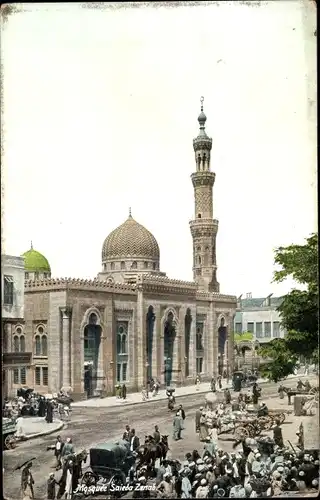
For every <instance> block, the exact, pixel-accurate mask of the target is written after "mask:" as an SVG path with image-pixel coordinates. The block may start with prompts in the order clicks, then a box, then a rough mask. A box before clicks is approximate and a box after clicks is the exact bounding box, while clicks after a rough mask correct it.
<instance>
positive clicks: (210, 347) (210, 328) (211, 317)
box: [207, 301, 215, 378]
mask: <svg viewBox="0 0 320 500" xmlns="http://www.w3.org/2000/svg"><path fill="white" fill-rule="evenodd" d="M214 325H215V313H214V305H213V301H211V302H210V306H209V314H208V320H207V335H208V343H207V375H208V377H210V378H211V377H212V375H213V371H214V362H213V351H214Z"/></svg>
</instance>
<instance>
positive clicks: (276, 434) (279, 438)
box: [273, 420, 283, 448]
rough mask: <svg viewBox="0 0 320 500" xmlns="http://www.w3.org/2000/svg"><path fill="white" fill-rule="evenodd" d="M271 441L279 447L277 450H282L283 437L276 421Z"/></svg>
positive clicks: (278, 421)
mask: <svg viewBox="0 0 320 500" xmlns="http://www.w3.org/2000/svg"><path fill="white" fill-rule="evenodd" d="M273 440H274V443H275V444H276V445H277V446H279V448H283V437H282V430H281V427H280V420H276V425H275V426H274V428H273Z"/></svg>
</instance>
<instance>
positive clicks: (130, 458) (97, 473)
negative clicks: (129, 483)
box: [81, 441, 135, 490]
mask: <svg viewBox="0 0 320 500" xmlns="http://www.w3.org/2000/svg"><path fill="white" fill-rule="evenodd" d="M134 463H135V456H134V455H132V454H131V453H130V452H129V450H128V447H127V446H126V445H125V443H124V442H122V441H119V442H118V443H117V444H114V443H101V444H98V445H96V446H95V447H94V448H91V449H90V468H88V470H86V471H85V472H84V474H83V476H82V478H81V484H82V485H85V486H87V487H90V486H96V485H97V484H98V483H99V482H103V483H104V484H107V485H109V486H111V485H112V486H113V487H114V488H113V490H116V488H115V487H117V486H119V487H121V486H124V485H125V484H126V478H127V476H128V473H129V470H130V468H131V467H132V465H133V464H134Z"/></svg>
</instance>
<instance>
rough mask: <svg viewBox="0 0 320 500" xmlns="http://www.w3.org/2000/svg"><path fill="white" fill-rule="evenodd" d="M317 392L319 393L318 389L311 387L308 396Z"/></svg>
mask: <svg viewBox="0 0 320 500" xmlns="http://www.w3.org/2000/svg"><path fill="white" fill-rule="evenodd" d="M317 392H319V389H318V388H317V387H312V388H311V389H310V391H309V394H311V395H312V394H316V393H317Z"/></svg>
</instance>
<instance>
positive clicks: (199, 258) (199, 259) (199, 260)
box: [198, 255, 201, 264]
mask: <svg viewBox="0 0 320 500" xmlns="http://www.w3.org/2000/svg"><path fill="white" fill-rule="evenodd" d="M198 264H201V257H200V255H199V257H198Z"/></svg>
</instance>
